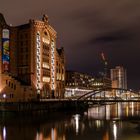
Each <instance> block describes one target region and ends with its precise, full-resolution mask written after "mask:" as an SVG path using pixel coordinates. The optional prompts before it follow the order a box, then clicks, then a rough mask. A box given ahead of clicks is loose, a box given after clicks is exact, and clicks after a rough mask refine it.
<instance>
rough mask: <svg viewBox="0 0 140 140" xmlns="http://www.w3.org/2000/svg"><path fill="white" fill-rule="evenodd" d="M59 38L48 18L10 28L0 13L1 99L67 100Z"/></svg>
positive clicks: (62, 53) (44, 17)
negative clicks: (57, 41)
mask: <svg viewBox="0 0 140 140" xmlns="http://www.w3.org/2000/svg"><path fill="white" fill-rule="evenodd" d="M56 38H57V33H56V31H55V30H54V29H53V28H52V27H51V26H50V24H49V22H48V17H47V16H45V15H44V16H43V18H42V20H30V21H29V23H27V24H23V25H20V26H16V27H11V26H8V25H7V24H6V22H5V19H4V17H3V15H2V14H0V46H1V51H0V58H1V60H2V61H0V92H1V96H2V97H3V95H6V100H9V101H15V100H16V101H19V100H30V99H33V98H35V99H36V98H37V97H38V98H63V97H64V86H65V85H64V83H65V60H64V49H63V48H59V49H57V48H56ZM2 97H1V98H2Z"/></svg>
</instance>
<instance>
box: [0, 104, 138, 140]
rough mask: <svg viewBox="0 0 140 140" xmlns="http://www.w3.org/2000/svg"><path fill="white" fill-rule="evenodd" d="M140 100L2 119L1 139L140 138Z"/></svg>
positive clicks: (74, 139) (122, 139) (132, 139)
mask: <svg viewBox="0 0 140 140" xmlns="http://www.w3.org/2000/svg"><path fill="white" fill-rule="evenodd" d="M139 119H140V103H117V104H111V105H103V106H96V107H92V108H90V109H88V111H86V112H85V113H81V114H65V113H57V114H55V115H50V114H47V115H45V116H43V117H37V116H32V117H30V118H24V119H23V118H13V119H11V118H10V119H5V120H4V121H2V120H1V121H0V140H19V139H20V140H85V139H86V140H91V139H95V140H139V139H140V131H139V129H140V121H139Z"/></svg>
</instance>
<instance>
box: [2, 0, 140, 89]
mask: <svg viewBox="0 0 140 140" xmlns="http://www.w3.org/2000/svg"><path fill="white" fill-rule="evenodd" d="M0 9H1V11H0V12H2V13H3V14H4V15H5V17H6V21H7V22H8V23H9V24H10V23H11V24H13V25H18V24H23V23H26V22H28V20H29V19H30V18H32V19H33V18H35V19H41V16H42V15H43V14H44V13H45V14H47V15H48V16H49V20H50V23H51V25H52V26H53V27H54V28H55V30H56V31H57V32H58V45H59V46H64V48H65V53H66V62H67V67H68V68H69V69H75V70H79V71H84V72H89V73H97V72H98V71H101V70H103V65H102V63H101V59H100V53H101V52H102V51H103V52H104V53H105V55H106V57H107V59H108V61H109V67H110V68H112V67H114V66H116V65H122V66H124V67H126V68H127V71H128V74H129V75H128V78H129V79H128V80H129V85H130V87H133V88H140V86H139V83H140V80H139V79H140V73H139V71H140V66H139V62H140V57H139V52H140V1H139V0H133V1H132V0H127V1H126V0H117V1H112V0H104V1H103V0H93V1H92V0H86V1H85V0H77V1H75V0H59V1H56V0H40V1H34V0H24V1H19V0H12V1H11V2H10V1H9V0H4V1H2V2H1V4H0Z"/></svg>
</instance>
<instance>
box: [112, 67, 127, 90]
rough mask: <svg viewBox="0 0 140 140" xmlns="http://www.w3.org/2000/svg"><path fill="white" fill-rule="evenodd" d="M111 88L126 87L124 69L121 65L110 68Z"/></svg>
mask: <svg viewBox="0 0 140 140" xmlns="http://www.w3.org/2000/svg"><path fill="white" fill-rule="evenodd" d="M111 80H112V88H122V89H127V74H126V69H124V68H123V67H121V66H117V67H115V69H111Z"/></svg>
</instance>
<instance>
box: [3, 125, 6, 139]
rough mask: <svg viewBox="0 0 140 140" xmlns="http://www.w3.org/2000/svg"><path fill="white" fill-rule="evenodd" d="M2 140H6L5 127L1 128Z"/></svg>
mask: <svg viewBox="0 0 140 140" xmlns="http://www.w3.org/2000/svg"><path fill="white" fill-rule="evenodd" d="M3 140H6V127H5V126H4V127H3Z"/></svg>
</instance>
